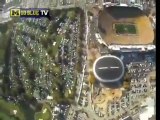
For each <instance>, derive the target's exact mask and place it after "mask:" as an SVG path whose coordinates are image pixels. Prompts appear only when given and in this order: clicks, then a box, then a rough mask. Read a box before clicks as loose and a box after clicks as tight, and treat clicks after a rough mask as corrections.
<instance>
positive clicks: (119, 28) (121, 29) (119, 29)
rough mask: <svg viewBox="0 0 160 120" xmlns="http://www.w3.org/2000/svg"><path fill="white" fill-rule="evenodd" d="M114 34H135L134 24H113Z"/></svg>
mask: <svg viewBox="0 0 160 120" xmlns="http://www.w3.org/2000/svg"><path fill="white" fill-rule="evenodd" d="M113 27H114V29H115V32H116V34H127V35H129V34H137V30H136V26H135V25H134V24H125V23H124V24H122V23H115V24H113Z"/></svg>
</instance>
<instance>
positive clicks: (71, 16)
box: [67, 10, 76, 20]
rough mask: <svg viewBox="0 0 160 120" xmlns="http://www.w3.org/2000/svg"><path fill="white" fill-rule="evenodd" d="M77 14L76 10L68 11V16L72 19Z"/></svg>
mask: <svg viewBox="0 0 160 120" xmlns="http://www.w3.org/2000/svg"><path fill="white" fill-rule="evenodd" d="M75 16H76V13H75V11H73V10H71V11H68V12H67V17H68V18H70V19H71V20H73V19H74V18H75Z"/></svg>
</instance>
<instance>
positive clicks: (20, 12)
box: [10, 8, 49, 17]
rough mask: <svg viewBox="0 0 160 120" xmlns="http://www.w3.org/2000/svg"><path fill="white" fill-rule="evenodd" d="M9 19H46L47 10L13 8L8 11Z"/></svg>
mask: <svg viewBox="0 0 160 120" xmlns="http://www.w3.org/2000/svg"><path fill="white" fill-rule="evenodd" d="M10 16H11V17H18V16H19V17H48V16H49V9H47V8H27V9H25V8H14V9H10Z"/></svg>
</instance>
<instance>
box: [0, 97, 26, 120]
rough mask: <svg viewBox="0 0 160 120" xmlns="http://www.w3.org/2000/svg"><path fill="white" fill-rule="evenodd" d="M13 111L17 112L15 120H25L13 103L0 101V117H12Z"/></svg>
mask: <svg viewBox="0 0 160 120" xmlns="http://www.w3.org/2000/svg"><path fill="white" fill-rule="evenodd" d="M13 110H17V113H16V115H15V116H16V117H17V118H19V120H26V119H25V116H24V114H23V113H22V112H21V110H20V108H19V106H18V105H15V104H13V103H8V102H6V101H4V100H2V99H0V111H3V113H2V114H1V115H0V116H2V117H7V115H8V117H9V115H14V114H13ZM0 113H1V112H0ZM5 114H6V115H5ZM2 120H3V119H2ZM5 120H8V119H5ZM9 120H10V119H9ZM11 120H12V119H11Z"/></svg>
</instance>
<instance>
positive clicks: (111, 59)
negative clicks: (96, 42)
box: [93, 55, 125, 88]
mask: <svg viewBox="0 0 160 120" xmlns="http://www.w3.org/2000/svg"><path fill="white" fill-rule="evenodd" d="M124 72H125V69H124V64H123V62H122V60H121V59H120V58H118V57H116V56H113V55H105V56H101V57H99V58H98V59H97V60H96V61H95V62H94V64H93V73H94V76H95V78H96V79H97V80H98V81H99V82H100V83H101V84H102V85H104V86H106V87H109V88H119V87H121V86H122V84H123V76H124Z"/></svg>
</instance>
